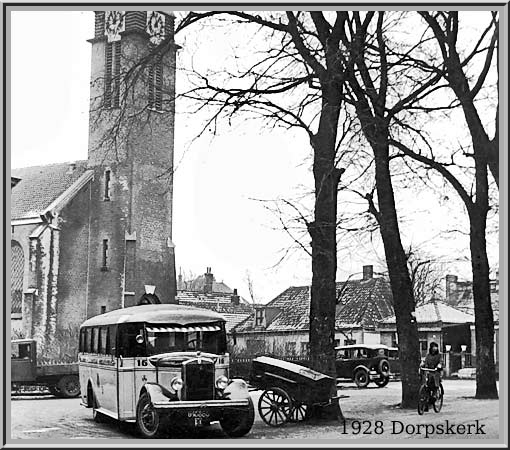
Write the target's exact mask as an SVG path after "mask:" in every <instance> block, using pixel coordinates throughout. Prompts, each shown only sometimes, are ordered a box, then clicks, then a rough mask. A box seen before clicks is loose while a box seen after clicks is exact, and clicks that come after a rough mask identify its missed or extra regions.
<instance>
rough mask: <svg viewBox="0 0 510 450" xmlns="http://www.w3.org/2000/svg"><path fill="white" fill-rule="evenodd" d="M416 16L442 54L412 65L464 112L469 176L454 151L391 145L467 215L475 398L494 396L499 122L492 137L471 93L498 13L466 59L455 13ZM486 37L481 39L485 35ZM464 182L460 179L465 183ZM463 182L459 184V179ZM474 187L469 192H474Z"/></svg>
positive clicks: (491, 48) (478, 83)
mask: <svg viewBox="0 0 510 450" xmlns="http://www.w3.org/2000/svg"><path fill="white" fill-rule="evenodd" d="M420 15H421V17H422V18H423V19H424V20H425V22H426V23H427V25H428V26H429V27H430V30H431V32H432V34H433V36H434V38H435V40H436V42H437V45H438V47H439V50H440V54H441V63H442V64H441V65H440V66H439V67H438V66H436V65H432V64H430V62H429V61H426V60H419V61H418V60H417V61H416V62H417V67H424V68H426V70H427V71H433V72H434V73H436V74H437V75H440V76H441V77H442V78H443V79H445V80H446V82H447V85H448V87H449V88H450V89H451V91H453V93H454V95H455V98H456V99H457V100H458V102H459V104H460V107H461V108H462V111H463V113H464V117H465V120H466V124H467V127H468V129H469V134H470V138H471V148H472V153H468V156H469V157H471V158H472V160H473V162H474V164H473V167H472V170H471V171H470V174H471V175H470V176H468V177H467V180H466V174H465V173H462V174H460V175H459V174H456V173H455V172H454V170H455V169H456V168H458V163H456V162H455V160H454V155H453V154H452V155H450V156H449V157H447V158H444V159H441V158H439V157H437V156H435V155H434V152H433V151H430V150H429V149H427V150H429V151H428V153H427V152H426V151H422V149H420V148H416V146H415V147H413V148H411V147H412V146H409V145H405V144H404V143H402V142H399V141H397V140H395V139H392V140H391V142H390V144H391V145H392V146H395V147H396V148H398V149H399V150H400V151H401V152H402V153H403V154H404V155H406V156H408V157H411V158H413V159H414V160H416V161H418V162H419V163H421V164H423V165H425V166H426V167H428V168H430V169H433V170H434V171H437V172H438V173H439V174H440V175H441V176H443V177H444V178H445V179H446V180H447V181H448V182H449V183H450V184H451V186H452V187H453V189H454V190H455V191H456V192H457V194H458V195H459V196H460V198H461V200H462V202H463V203H464V205H465V207H466V210H467V214H468V217H469V226H470V231H469V236H470V252H471V267H472V273H473V298H474V304H475V330H476V331H475V333H476V354H477V373H476V397H477V398H497V397H498V392H497V387H496V370H495V362H494V316H493V310H492V305H491V298H490V281H489V276H490V268H489V261H488V257H487V241H486V228H487V214H488V212H489V209H490V204H489V197H490V185H489V180H488V168H490V170H491V173H492V175H493V177H494V179H495V180H496V183H499V177H498V171H499V142H498V140H499V124H498V111H499V107H498V106H497V107H496V113H495V120H496V122H495V134H494V137H493V138H492V139H491V138H490V137H489V135H488V133H487V132H486V130H485V127H484V125H483V121H482V118H481V116H480V113H479V111H478V108H477V106H476V103H475V99H476V96H477V95H478V94H479V92H480V91H481V89H483V88H484V85H485V83H486V80H487V75H488V73H489V71H490V70H491V68H492V67H493V65H494V61H493V58H494V53H495V51H496V49H497V42H498V21H497V15H496V14H493V15H492V20H491V21H490V23H489V24H488V26H487V27H486V28H485V29H484V31H483V32H482V33H481V34H480V36H479V37H478V39H477V42H476V45H475V47H474V49H473V50H472V51H471V52H469V53H468V54H467V56H465V57H463V58H462V57H461V50H460V48H459V47H460V46H461V43H460V42H459V27H460V25H461V23H460V21H459V14H458V12H457V11H445V12H443V11H441V12H421V13H420ZM487 35H490V36H491V37H490V38H489V42H488V43H486V42H485V40H486V36H487ZM480 53H481V54H484V55H485V57H484V62H483V64H482V65H481V68H480V70H479V72H478V76H477V77H475V80H474V81H471V79H470V77H469V76H468V75H467V68H468V64H469V62H470V61H471V60H472V59H473V58H474V57H475V56H476V55H478V54H480ZM464 180H465V181H464ZM463 181H464V183H463ZM473 187H474V192H473Z"/></svg>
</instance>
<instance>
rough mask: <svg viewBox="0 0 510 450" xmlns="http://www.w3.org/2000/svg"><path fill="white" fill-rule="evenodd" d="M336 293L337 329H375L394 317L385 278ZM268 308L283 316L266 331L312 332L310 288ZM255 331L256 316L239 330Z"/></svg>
mask: <svg viewBox="0 0 510 450" xmlns="http://www.w3.org/2000/svg"><path fill="white" fill-rule="evenodd" d="M336 289H337V298H338V305H337V309H336V319H335V326H336V328H337V329H344V328H353V327H363V328H365V329H366V328H375V326H376V325H377V323H378V321H379V320H380V319H382V318H383V317H386V316H388V315H391V314H393V306H392V295H391V289H390V286H389V282H388V281H387V280H385V279H384V278H372V279H370V280H349V281H346V282H339V283H337V285H336ZM265 306H266V308H267V307H269V308H270V307H274V308H279V309H280V313H279V314H277V315H276V317H275V318H274V319H273V320H272V321H271V322H270V323H269V324H268V326H267V327H266V328H265V329H264V330H265V331H292V330H308V329H309V321H310V317H309V316H310V287H309V286H299V287H290V288H288V289H286V290H285V291H284V292H282V293H281V294H280V295H278V296H277V297H276V298H275V299H273V300H272V301H270V302H269V303H268V304H267V305H265ZM253 330H254V327H253V315H252V316H251V317H250V318H248V319H246V320H245V321H244V322H242V323H241V324H239V325H238V326H237V327H236V329H235V331H236V332H243V331H253Z"/></svg>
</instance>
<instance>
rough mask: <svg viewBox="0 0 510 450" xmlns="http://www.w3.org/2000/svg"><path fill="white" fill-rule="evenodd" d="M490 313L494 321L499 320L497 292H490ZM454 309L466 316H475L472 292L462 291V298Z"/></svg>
mask: <svg viewBox="0 0 510 450" xmlns="http://www.w3.org/2000/svg"><path fill="white" fill-rule="evenodd" d="M491 304H492V311H493V313H494V320H499V292H491ZM455 308H457V309H459V310H461V311H463V312H465V313H466V314H471V315H474V314H475V301H474V299H473V291H472V290H471V289H469V290H466V291H464V294H463V295H462V298H461V299H460V300H459V302H458V303H457V304H456V306H455Z"/></svg>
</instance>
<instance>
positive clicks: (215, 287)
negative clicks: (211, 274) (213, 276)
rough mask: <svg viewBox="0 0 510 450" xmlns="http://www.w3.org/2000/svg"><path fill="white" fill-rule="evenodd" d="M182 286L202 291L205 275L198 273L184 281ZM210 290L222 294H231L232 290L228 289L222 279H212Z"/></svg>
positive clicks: (189, 289) (190, 289)
mask: <svg viewBox="0 0 510 450" xmlns="http://www.w3.org/2000/svg"><path fill="white" fill-rule="evenodd" d="M182 283H183V285H184V286H183V287H184V288H185V289H186V290H188V291H194V292H204V286H205V276H204V275H199V276H198V277H197V278H195V279H194V280H192V281H184V282H182ZM212 291H213V292H217V293H223V294H232V293H233V292H234V291H233V290H232V289H230V287H229V286H227V285H226V284H225V283H224V282H223V281H216V280H213V284H212Z"/></svg>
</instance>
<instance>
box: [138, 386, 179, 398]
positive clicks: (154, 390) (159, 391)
mask: <svg viewBox="0 0 510 450" xmlns="http://www.w3.org/2000/svg"><path fill="white" fill-rule="evenodd" d="M144 390H145V392H147V394H149V397H150V398H151V402H168V401H169V400H173V399H172V397H174V396H173V395H172V393H171V392H170V391H169V390H168V389H165V388H164V387H163V386H161V385H159V384H157V383H145V384H144V385H143V388H142V389H141V391H140V395H141V394H142V392H143V391H144Z"/></svg>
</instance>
